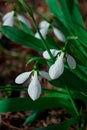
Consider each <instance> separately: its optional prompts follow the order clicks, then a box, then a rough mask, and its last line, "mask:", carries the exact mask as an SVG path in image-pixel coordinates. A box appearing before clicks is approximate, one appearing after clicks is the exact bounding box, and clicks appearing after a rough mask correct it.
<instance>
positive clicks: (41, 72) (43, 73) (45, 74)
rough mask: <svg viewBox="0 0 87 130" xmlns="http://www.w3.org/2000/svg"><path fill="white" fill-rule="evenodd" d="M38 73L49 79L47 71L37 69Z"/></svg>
mask: <svg viewBox="0 0 87 130" xmlns="http://www.w3.org/2000/svg"><path fill="white" fill-rule="evenodd" d="M39 74H40V75H41V76H42V77H43V78H46V79H47V80H51V78H50V76H49V73H47V72H45V71H39Z"/></svg>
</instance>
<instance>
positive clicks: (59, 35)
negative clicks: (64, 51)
mask: <svg viewBox="0 0 87 130" xmlns="http://www.w3.org/2000/svg"><path fill="white" fill-rule="evenodd" d="M49 26H50V24H49V23H48V22H47V21H41V22H40V24H39V28H40V32H41V34H42V36H43V38H46V34H47V32H48V29H49ZM53 33H54V35H55V36H56V37H57V38H58V39H59V40H60V41H61V42H65V41H66V38H65V36H64V34H63V33H62V32H61V31H60V30H59V29H58V28H55V27H53ZM35 37H37V38H39V39H40V36H39V34H38V32H37V33H36V34H35Z"/></svg>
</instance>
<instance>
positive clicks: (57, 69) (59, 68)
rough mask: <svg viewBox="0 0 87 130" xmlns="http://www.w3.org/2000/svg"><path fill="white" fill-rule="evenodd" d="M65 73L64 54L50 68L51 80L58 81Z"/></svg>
mask: <svg viewBox="0 0 87 130" xmlns="http://www.w3.org/2000/svg"><path fill="white" fill-rule="evenodd" d="M63 71H64V63H63V54H62V55H60V56H58V58H57V60H56V61H55V63H54V64H53V65H52V66H51V67H50V68H49V75H50V77H51V79H57V78H58V77H60V76H61V74H62V73H63Z"/></svg>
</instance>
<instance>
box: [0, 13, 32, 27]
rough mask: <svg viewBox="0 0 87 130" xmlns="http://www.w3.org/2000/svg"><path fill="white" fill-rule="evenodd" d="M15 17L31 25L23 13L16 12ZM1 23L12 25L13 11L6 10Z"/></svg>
mask: <svg viewBox="0 0 87 130" xmlns="http://www.w3.org/2000/svg"><path fill="white" fill-rule="evenodd" d="M15 18H16V19H17V20H19V21H21V22H23V23H25V24H26V25H27V26H29V27H31V25H30V22H29V21H28V20H27V19H26V18H25V17H24V16H23V15H19V14H17V16H15ZM2 21H3V25H5V26H13V25H14V21H15V20H14V11H11V12H8V13H6V14H5V15H4V16H3V18H2Z"/></svg>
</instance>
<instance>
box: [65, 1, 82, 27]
mask: <svg viewBox="0 0 87 130" xmlns="http://www.w3.org/2000/svg"><path fill="white" fill-rule="evenodd" d="M66 3H67V7H68V9H69V12H70V15H71V18H72V21H73V22H74V23H75V24H78V25H79V26H82V27H84V23H83V20H82V16H81V13H80V9H79V7H78V1H77V0H66Z"/></svg>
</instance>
